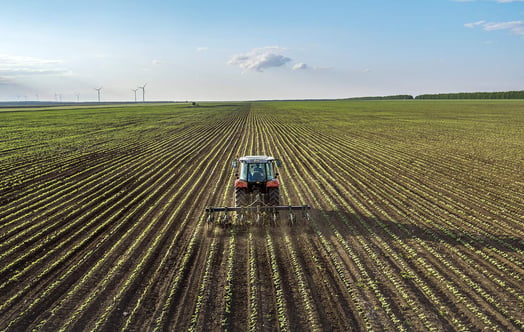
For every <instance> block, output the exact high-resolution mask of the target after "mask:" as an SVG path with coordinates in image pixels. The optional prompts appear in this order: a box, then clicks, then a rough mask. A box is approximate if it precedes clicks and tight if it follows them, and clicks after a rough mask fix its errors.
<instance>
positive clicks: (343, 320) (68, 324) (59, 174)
mask: <svg viewBox="0 0 524 332" xmlns="http://www.w3.org/2000/svg"><path fill="white" fill-rule="evenodd" d="M370 105H374V106H373V107H372V108H371V109H366V110H365V112H360V111H354V110H355V109H356V108H359V107H361V108H369V107H370ZM399 105H401V102H392V103H386V102H384V103H374V104H373V103H372V102H368V103H366V102H358V103H357V102H353V103H351V102H338V104H337V102H303V103H238V104H208V105H206V104H203V105H201V106H199V107H188V106H187V105H163V106H162V105H154V106H144V107H114V108H93V109H89V108H84V109H70V110H38V111H31V110H26V111H22V112H18V111H3V112H0V117H1V119H0V120H1V121H2V122H1V123H2V124H3V125H2V127H0V133H3V135H2V137H3V141H2V142H1V143H0V144H1V145H0V158H1V159H0V162H1V164H0V179H1V180H0V181H1V182H0V206H1V209H0V330H1V331H24V330H25V331H28V330H41V331H79V330H99V331H117V330H129V331H157V330H162V331H182V330H206V331H209V330H226V329H227V330H237V331H246V330H251V331H275V330H281V331H284V330H291V331H308V330H324V331H362V330H375V331H382V330H399V331H402V330H413V331H426V330H437V331H450V330H475V331H479V330H499V331H518V330H523V329H524V323H523V322H524V314H523V313H524V288H523V278H524V255H523V251H524V217H523V215H524V190H523V187H524V176H523V174H524V162H523V159H524V158H523V155H522V151H524V146H523V144H524V143H523V142H524V137H523V133H522V130H520V131H519V130H518V127H519V126H520V128H522V127H521V126H522V125H524V104H522V103H520V104H516V103H514V104H511V105H510V106H511V107H506V106H504V107H501V109H503V110H506V111H499V112H497V113H490V112H482V111H479V107H484V108H481V110H490V109H491V108H490V107H496V106H497V105H498V104H495V106H493V105H491V106H490V104H487V105H484V106H482V105H481V106H479V105H477V104H471V105H470V104H461V105H462V106H461V107H462V108H461V112H455V111H453V110H451V111H449V110H448V108H449V107H456V105H454V104H451V103H447V104H439V105H437V106H432V107H435V111H434V112H433V113H432V112H431V110H427V109H423V111H421V112H420V113H417V112H416V110H417V108H424V107H427V105H428V104H423V103H416V102H413V103H412V104H410V106H406V107H408V109H407V113H406V110H405V109H404V106H399ZM388 107H389V108H391V109H384V108H388ZM513 109H515V110H514V111H513ZM430 113H431V116H430V115H428V114H430ZM507 119H510V120H507ZM506 120H507V121H506ZM415 122H417V123H418V124H417V125H414V123H415ZM472 126H473V127H472ZM472 128H474V130H472ZM508 133H509V134H508ZM467 144H469V146H467ZM516 151H517V153H515V152H516ZM518 151H520V155H519V153H518ZM251 154H267V155H273V156H275V157H278V158H280V159H282V160H283V166H282V167H281V168H280V169H279V173H280V175H279V177H280V180H281V183H282V189H281V195H282V197H281V201H282V203H283V204H284V205H287V204H289V205H301V204H308V205H310V206H311V207H312V209H311V212H310V217H309V218H306V217H305V216H303V215H300V214H299V215H297V221H296V222H295V223H293V224H290V223H289V222H288V220H287V219H286V218H287V217H288V215H287V214H285V213H282V215H281V220H280V221H279V222H278V224H277V225H273V224H266V223H264V224H259V225H257V224H254V221H252V220H249V221H248V224H247V225H237V224H234V225H232V226H229V227H221V226H216V225H213V224H211V225H210V224H208V223H207V221H206V216H205V214H204V213H203V211H204V209H205V207H206V206H232V205H233V204H234V199H233V196H234V191H233V187H232V184H233V181H234V178H235V177H234V171H233V170H232V169H231V168H230V162H231V161H232V160H233V159H234V158H235V156H241V155H251ZM234 222H235V221H234Z"/></svg>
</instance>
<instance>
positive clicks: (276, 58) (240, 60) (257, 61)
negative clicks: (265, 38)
mask: <svg viewBox="0 0 524 332" xmlns="http://www.w3.org/2000/svg"><path fill="white" fill-rule="evenodd" d="M284 51H285V49H283V48H281V47H276V46H272V47H262V48H255V49H253V50H251V51H250V52H248V53H244V54H238V55H234V56H233V57H232V58H231V59H230V60H229V61H228V64H230V65H235V66H239V67H240V68H242V69H244V70H255V71H259V72H262V71H264V69H268V68H272V67H280V66H283V65H285V64H286V63H288V62H289V61H291V59H290V58H288V57H286V56H284V55H283V54H282V53H283V52H284Z"/></svg>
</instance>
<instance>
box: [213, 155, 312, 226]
mask: <svg viewBox="0 0 524 332" xmlns="http://www.w3.org/2000/svg"><path fill="white" fill-rule="evenodd" d="M232 165H233V168H234V169H236V170H237V173H236V174H235V175H236V180H235V207H207V208H206V213H207V214H208V219H207V220H208V222H210V223H213V222H215V215H214V214H215V213H216V212H223V213H224V215H223V216H222V218H219V220H220V223H221V224H231V223H232V218H231V217H230V215H229V212H236V216H237V218H236V220H237V223H239V224H242V223H245V222H247V223H250V222H254V223H260V222H261V221H262V220H267V219H270V220H273V221H274V222H276V220H277V218H278V215H279V211H288V213H289V214H288V216H289V221H290V222H291V223H294V221H295V219H296V218H295V214H294V211H296V210H300V211H303V213H304V215H305V216H306V218H308V219H309V212H308V211H309V209H310V207H309V206H308V205H301V206H292V205H283V206H282V205H280V191H279V188H280V181H279V180H278V172H277V168H278V167H280V166H281V165H282V162H281V161H280V160H279V159H275V158H273V157H270V156H245V157H241V158H237V159H235V160H234V161H233V163H232Z"/></svg>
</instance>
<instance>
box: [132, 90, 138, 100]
mask: <svg viewBox="0 0 524 332" xmlns="http://www.w3.org/2000/svg"><path fill="white" fill-rule="evenodd" d="M131 91H133V92H134V93H135V103H136V92H137V91H138V88H137V89H131Z"/></svg>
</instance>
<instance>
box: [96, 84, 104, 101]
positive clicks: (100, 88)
mask: <svg viewBox="0 0 524 332" xmlns="http://www.w3.org/2000/svg"><path fill="white" fill-rule="evenodd" d="M95 90H96V92H97V93H98V102H100V90H102V87H99V88H98V89H97V88H95Z"/></svg>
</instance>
